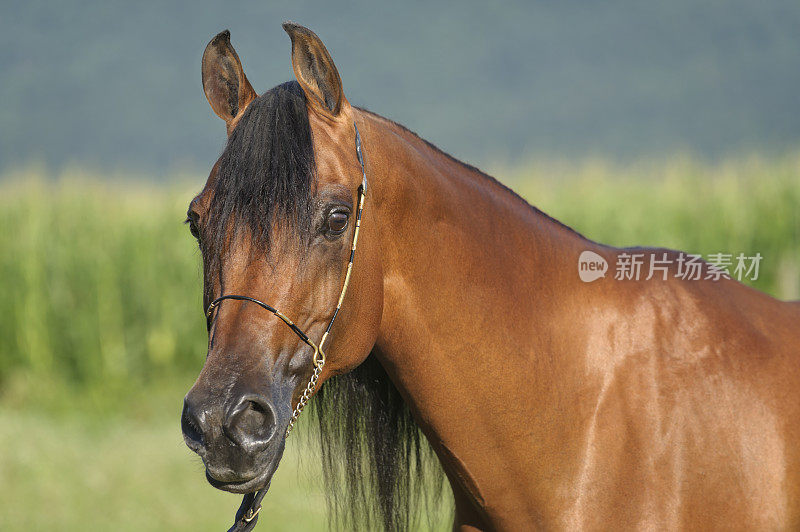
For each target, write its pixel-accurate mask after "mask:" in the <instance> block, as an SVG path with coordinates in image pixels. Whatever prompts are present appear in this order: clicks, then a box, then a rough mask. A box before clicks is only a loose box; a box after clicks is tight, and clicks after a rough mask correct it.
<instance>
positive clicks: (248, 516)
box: [242, 504, 261, 523]
mask: <svg viewBox="0 0 800 532" xmlns="http://www.w3.org/2000/svg"><path fill="white" fill-rule="evenodd" d="M260 511H261V505H260V504H259V505H258V508H256V509H255V511H254V510H253V509H252V508H250V509H249V510H247V512H246V513H245V514H244V515H243V516H242V520H244V522H245V523H249V522H250V521H252V520H253V519H255V518H256V516H257V515H258V512H260Z"/></svg>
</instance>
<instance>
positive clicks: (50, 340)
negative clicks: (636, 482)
mask: <svg viewBox="0 0 800 532" xmlns="http://www.w3.org/2000/svg"><path fill="white" fill-rule="evenodd" d="M496 173H497V175H500V176H503V177H505V181H506V182H507V183H509V184H511V185H512V186H513V187H514V188H515V189H516V190H518V191H519V192H521V193H522V195H523V196H525V197H526V198H527V199H528V200H529V201H531V203H533V204H534V205H537V206H538V207H540V208H542V209H543V210H544V211H545V212H548V213H549V214H551V215H552V216H555V217H557V218H559V219H560V220H561V221H563V222H565V223H567V224H569V225H571V226H573V227H575V228H576V229H577V230H579V231H581V232H582V233H584V234H585V235H586V236H588V237H589V238H592V239H595V240H598V241H602V242H605V243H609V244H613V245H620V246H625V245H636V244H643V245H659V246H667V247H673V248H678V249H684V250H686V251H690V252H695V253H701V254H709V253H713V252H726V253H739V252H743V253H745V254H755V253H756V252H759V253H761V254H762V255H763V257H764V259H763V261H762V268H761V275H760V277H759V279H758V280H757V281H755V282H754V283H752V284H753V285H754V286H756V287H757V288H759V289H761V290H764V291H766V292H768V293H771V294H773V295H776V296H779V297H783V298H797V297H798V296H800V294H798V286H799V284H800V154H795V155H791V156H786V157H782V158H775V159H770V160H767V159H762V158H757V157H752V158H742V159H739V160H735V161H727V162H722V163H720V164H718V165H714V166H707V165H702V164H699V163H697V162H694V161H692V160H689V159H686V160H679V161H677V162H672V163H670V164H666V165H648V164H643V165H631V166H628V167H624V168H618V167H613V166H609V165H606V164H603V163H602V162H593V163H587V164H583V165H579V166H574V165H566V166H565V165H530V166H528V167H526V168H516V169H510V170H502V171H498V172H496ZM183 183H184V184H182V185H170V186H159V185H154V184H142V183H140V182H136V183H134V182H130V181H127V182H122V181H114V182H108V181H105V180H103V179H101V177H100V176H98V175H91V174H87V175H77V174H76V173H74V172H73V173H71V174H69V175H64V176H59V177H57V178H48V177H46V176H43V175H40V173H37V172H36V171H29V172H22V173H18V174H16V175H10V176H6V177H5V178H4V179H3V180H2V182H0V287H1V288H2V290H0V293H1V294H2V296H1V297H0V390H2V389H3V385H4V384H6V383H7V382H8V381H9V379H11V378H12V377H13V376H15V375H37V376H43V377H44V376H47V377H49V378H52V379H57V380H64V381H67V382H71V383H75V384H78V385H81V386H88V385H97V384H100V385H107V384H108V383H113V382H118V381H125V382H133V383H141V384H143V383H147V382H148V381H150V380H152V379H154V378H162V377H164V376H165V375H166V376H169V375H187V374H189V373H195V372H197V371H198V370H199V368H200V366H201V364H202V360H203V357H204V349H205V327H204V320H203V315H202V309H201V305H202V303H201V292H200V288H201V286H200V285H201V274H200V267H199V265H200V257H199V254H198V252H197V249H196V245H195V244H194V242H193V240H192V238H191V237H190V236H189V232H188V229H187V228H186V227H185V226H183V224H182V223H181V222H182V220H183V219H184V215H185V211H186V207H187V204H188V201H189V200H190V199H191V197H192V194H193V192H194V191H196V190H197V189H199V188H200V184H201V180H200V179H199V178H198V179H197V180H196V182H193V183H189V184H186V183H187V182H186V181H184V182H183Z"/></svg>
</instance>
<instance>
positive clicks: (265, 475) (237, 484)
mask: <svg viewBox="0 0 800 532" xmlns="http://www.w3.org/2000/svg"><path fill="white" fill-rule="evenodd" d="M277 462H278V461H277V460H276V461H275V462H273V463H271V464H270V465H268V466H267V467H266V468H264V470H263V471H261V473H258V474H256V475H255V476H254V477H252V478H249V479H245V480H219V479H216V478H214V477H213V476H212V475H211V473H210V472H209V471H208V469H206V480H208V483H209V484H211V485H212V486H213V487H215V488H217V489H218V490H222V491H228V492H230V493H240V494H246V493H253V492H254V491H258V490H260V489H264V488H268V487H269V484H270V482H271V481H272V475H273V474H275V470H276V469H277V465H278V464H277Z"/></svg>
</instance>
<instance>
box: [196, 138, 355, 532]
mask: <svg viewBox="0 0 800 532" xmlns="http://www.w3.org/2000/svg"><path fill="white" fill-rule="evenodd" d="M353 127H354V128H355V130H356V155H357V156H358V162H359V164H360V165H361V177H362V181H361V186H359V187H358V209H357V210H356V226H355V229H354V230H353V245H352V247H351V248H350V259H349V260H348V261H347V272H346V273H345V275H344V283H343V284H342V291H341V293H340V294H339V300H338V302H337V303H336V309H335V310H334V311H333V316H331V321H330V322H328V327H327V328H326V329H325V332H324V333H323V334H322V338H321V339H320V341H319V344H316V343H314V341H313V340H311V338H309V337H308V335H307V334H306V333H305V332H303V330H302V329H301V328H300V327H298V326H297V325H295V323H294V322H293V321H292V320H290V319H289V318H288V317H286V315H285V314H283V313H282V312H281V311H279V310H278V309H276V308H275V307H273V306H271V305H268V304H266V303H264V302H262V301H259V300H258V299H255V298H252V297H249V296H240V295H236V294H228V295H223V296H220V297H218V298H216V299H215V300H214V301H212V302H211V304H210V305H208V308H207V309H206V319H208V320H209V324H210V323H211V318H212V316H213V315H214V309H215V308H217V307H219V304H220V303H221V302H222V301H223V300H225V299H235V300H238V301H249V302H251V303H255V304H256V305H258V306H260V307H261V308H263V309H264V310H266V311H268V312H271V313H272V314H274V315H275V316H277V317H278V318H279V319H280V320H281V321H282V322H283V323H285V324H286V325H287V326H288V327H289V328H290V329H291V330H292V331H293V332H294V333H295V334H296V335H297V336H298V337H300V339H301V340H302V341H303V342H304V343H306V344H307V345H308V346H309V347H311V348H312V349H313V350H314V357H313V359H312V360H313V363H314V373H313V374H312V375H311V378H310V379H309V381H308V384H307V385H306V387H305V389H304V390H303V393H302V395H301V396H300V399H299V400H298V402H297V405H296V406H295V408H294V411H293V412H292V417H291V419H290V420H289V425H288V426H287V427H286V435H285V437H288V436H289V433H290V432H291V431H292V429H293V428H294V424H295V423H296V422H297V418H299V417H300V414H301V413H302V412H303V409H304V408H305V407H306V404H308V400H309V399H311V396H312V395H314V392H315V391H316V389H317V381H318V380H319V376H320V374H321V373H322V367H323V366H324V365H325V351H323V347H325V341H326V340H327V339H328V335H329V334H330V332H331V328H332V327H333V322H334V321H336V316H338V315H339V310H340V309H341V308H342V303H343V302H344V296H345V294H346V293H347V287H348V286H349V285H350V274H351V273H352V271H353V260H354V259H355V256H356V245H357V244H358V231H359V229H360V228H361V213H362V211H363V210H364V198H365V197H366V195H367V172H366V170H365V169H364V155H363V153H362V151H361V135H360V134H359V133H358V127H357V126H356V124H355V122H353ZM267 490H269V485H267V486H266V487H264V488H262V489H260V490H258V491H257V492H255V493H248V494H247V495H245V496H244V499H243V500H242V504H241V506H239V510H238V511H237V512H236V520H235V522H234V523H233V526H232V527H231V528H230V529H229V530H228V532H248V531H250V530H253V528H254V527H255V526H256V523H257V522H258V513H259V512H260V511H261V501H262V500H263V499H264V495H266V494H267Z"/></svg>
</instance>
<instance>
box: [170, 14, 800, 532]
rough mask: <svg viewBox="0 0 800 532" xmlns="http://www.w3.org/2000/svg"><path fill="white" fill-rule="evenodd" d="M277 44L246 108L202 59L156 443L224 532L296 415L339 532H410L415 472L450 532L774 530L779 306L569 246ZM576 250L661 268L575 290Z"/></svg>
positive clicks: (788, 431) (794, 498)
mask: <svg viewBox="0 0 800 532" xmlns="http://www.w3.org/2000/svg"><path fill="white" fill-rule="evenodd" d="M283 28H284V30H285V31H286V32H287V33H288V34H289V37H290V40H291V62H292V69H293V73H294V77H295V79H294V80H291V81H289V82H286V83H283V84H281V85H278V86H276V87H274V88H273V89H271V90H268V91H266V92H265V93H263V94H261V95H258V94H257V93H256V92H255V91H254V90H253V88H252V86H251V85H250V82H249V81H248V79H247V77H246V76H245V74H244V70H243V67H242V63H241V61H240V59H239V57H238V55H237V53H236V51H235V50H234V48H233V46H232V45H231V41H230V33H229V32H228V31H224V32H222V33H220V34H218V35H217V36H216V37H214V38H213V39H212V40H211V42H210V43H209V44H208V46H207V48H206V50H205V52H204V54H203V60H202V81H203V89H204V92H205V95H206V97H207V99H208V102H209V103H210V105H211V108H212V109H213V111H214V113H216V114H217V115H218V116H219V117H220V118H222V119H223V121H224V122H225V125H226V130H227V143H226V145H225V148H224V151H223V152H222V155H221V156H220V157H219V159H218V160H217V161H216V163H215V164H214V165H213V168H212V169H211V172H210V174H209V176H208V180H207V182H206V183H205V186H204V188H203V189H202V191H201V192H200V193H199V194H198V195H197V196H196V197H195V198H194V199H193V200H192V201H191V204H190V206H189V210H188V214H187V221H188V224H189V226H190V230H191V232H192V234H193V235H194V236H195V238H197V240H198V243H199V247H200V250H201V254H202V258H203V278H204V279H203V286H204V310H206V311H207V320H208V332H209V339H208V352H207V357H206V360H205V363H204V366H203V368H202V370H201V372H200V374H199V377H198V378H197V381H196V382H195V383H194V385H193V386H192V388H191V390H190V391H189V392H188V394H187V395H186V397H185V399H184V406H183V412H182V416H181V426H182V431H183V434H184V439H185V441H186V443H187V445H188V446H189V447H190V448H191V449H192V450H194V451H195V452H197V453H198V454H199V455H200V456H201V457H202V460H203V463H204V465H205V470H206V477H207V480H208V481H209V482H210V483H211V484H212V485H213V486H214V487H216V488H219V489H222V490H226V491H229V492H233V493H240V494H245V497H244V501H243V503H242V507H241V508H240V510H239V512H238V513H237V517H236V521H235V524H234V528H232V530H250V529H252V527H253V526H254V525H255V522H256V520H257V519H258V515H259V514H258V511H259V510H260V508H261V506H260V504H259V503H260V501H261V498H262V497H263V496H264V494H265V493H266V490H267V489H268V487H269V484H270V479H271V478H272V475H273V473H274V472H275V470H276V468H277V467H278V464H279V462H280V460H281V456H282V454H283V451H284V449H285V445H286V437H287V436H288V433H289V431H290V430H291V428H292V427H293V426H294V422H295V421H296V420H297V418H298V416H299V415H300V413H301V412H302V411H303V408H304V407H305V406H306V404H307V403H310V404H312V405H314V407H315V415H316V417H317V418H318V423H319V438H320V441H321V443H322V453H323V463H324V465H325V467H324V471H325V480H326V482H327V483H328V490H327V491H328V495H329V497H332V498H333V499H335V500H334V502H332V503H331V509H332V511H333V512H334V514H332V515H333V517H332V519H335V521H336V522H337V523H349V525H345V526H352V527H365V528H384V529H387V530H401V529H408V528H411V527H413V523H414V522H416V521H415V519H416V517H415V516H416V515H417V514H416V513H415V510H413V508H417V507H418V505H419V504H422V503H424V502H425V501H427V500H429V499H428V497H429V496H430V491H431V490H430V489H429V490H428V491H427V492H426V491H425V489H426V486H429V484H430V483H429V482H428V481H427V480H426V478H427V476H426V475H427V473H425V472H426V471H427V470H428V469H427V468H428V467H429V466H432V467H433V469H436V470H439V471H440V473H443V478H444V479H446V482H447V484H446V485H449V488H450V490H451V491H452V496H453V512H452V516H453V529H454V530H459V531H467V530H532V529H568V530H575V529H584V530H608V529H648V530H663V529H672V530H674V529H684V528H691V529H770V530H775V529H792V528H795V529H796V528H798V527H800V423H799V422H798V421H799V420H800V358H798V355H800V353H798V350H799V349H800V304H798V303H796V302H795V303H793V302H783V301H779V300H777V299H774V298H772V297H770V296H768V295H766V294H763V293H760V292H758V291H756V290H754V289H752V288H749V287H747V286H745V285H744V284H741V283H739V282H738V281H736V280H734V279H731V278H727V277H726V276H722V277H721V278H715V276H712V275H711V274H712V273H713V271H711V268H710V266H711V265H710V264H709V263H705V262H701V265H702V266H703V268H705V269H704V270H703V272H704V275H702V276H701V277H700V278H697V279H687V278H685V277H681V276H679V275H678V273H679V272H678V271H677V270H678V268H679V265H680V264H679V263H680V260H679V257H680V256H682V254H679V253H678V252H677V251H672V250H666V249H655V248H635V249H618V248H613V247H610V246H606V245H602V244H600V243H596V242H593V241H591V240H589V239H587V238H585V237H583V236H582V235H580V234H578V233H577V232H576V231H574V230H572V229H570V228H569V227H568V226H566V225H564V224H562V223H560V222H558V221H556V220H555V219H553V218H551V217H549V216H547V215H546V214H544V213H543V212H541V211H539V210H537V209H536V208H534V207H532V206H531V205H529V204H528V203H527V202H526V201H525V200H523V199H522V198H520V197H519V196H517V195H516V194H515V193H514V192H513V191H512V190H510V189H509V188H507V187H505V186H504V185H502V184H500V183H499V182H498V181H496V180H495V179H493V178H492V177H490V176H488V175H486V174H484V173H482V172H481V171H479V170H478V169H476V168H474V167H472V166H468V165H466V164H464V163H462V162H460V161H458V160H456V159H455V158H453V157H451V156H449V155H447V154H446V153H444V152H442V151H441V150H439V149H437V148H436V147H435V146H433V145H432V144H430V143H428V142H426V141H425V140H423V139H422V138H421V137H419V136H417V135H416V134H415V133H413V132H411V131H409V130H408V129H406V128H404V127H402V126H401V125H399V124H397V123H395V122H393V121H390V120H388V119H386V118H383V117H381V116H379V115H377V114H374V113H372V112H370V111H367V110H366V109H363V108H358V107H355V106H352V105H351V104H350V103H349V102H348V100H347V98H346V97H345V95H344V91H343V87H342V81H341V78H340V76H339V73H338V70H337V68H336V66H335V65H334V62H333V59H332V57H331V55H330V53H329V52H328V50H327V49H326V47H325V45H324V44H323V43H322V41H321V40H320V39H319V37H318V36H317V35H316V34H315V33H313V32H312V31H310V30H309V29H307V28H305V27H302V26H300V25H297V24H294V23H285V24H283ZM587 252H588V253H589V254H590V256H591V257H594V258H595V259H596V260H595V261H594V262H596V263H597V264H602V263H603V262H605V263H606V264H615V263H617V262H618V261H619V260H620V259H621V258H622V257H624V256H630V255H632V254H638V255H640V256H642V257H644V258H645V259H649V258H652V259H656V258H658V259H659V260H663V259H673V260H672V261H671V263H670V264H669V265H668V266H665V267H664V275H663V276H662V275H655V276H652V277H650V278H647V279H638V280H637V279H628V278H621V279H617V278H616V276H614V277H612V276H611V275H610V274H609V275H606V274H605V273H604V272H605V270H604V269H603V268H602V266H598V268H599V269H600V271H599V277H598V278H597V279H595V280H593V281H592V282H586V281H584V280H582V279H581V277H580V275H579V273H580V268H579V266H578V264H579V262H580V260H581V256H582V254H585V253H587ZM676 264H677V265H676ZM667 274H668V275H667ZM430 453H432V456H433V457H434V459H435V460H434V461H433V462H431V461H430V460H428V458H427V457H428V456H429V454H430ZM434 484H435V482H434ZM435 490H436V488H435V487H434V488H433V491H435Z"/></svg>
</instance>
